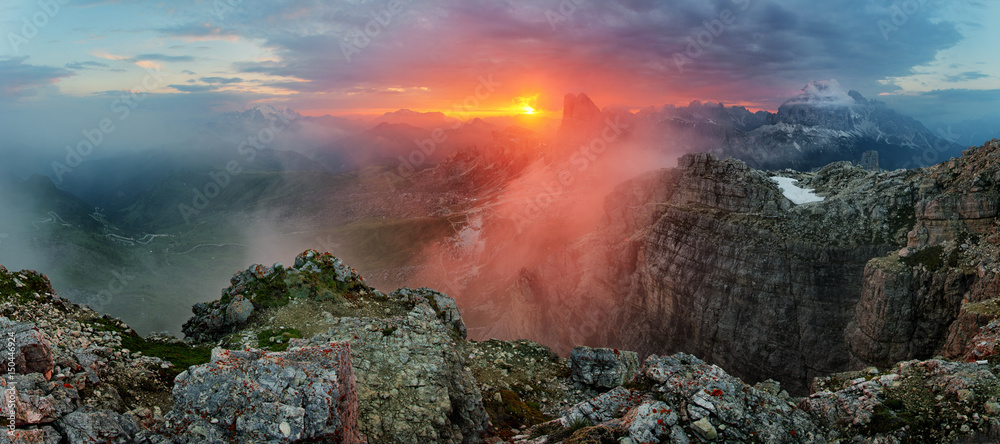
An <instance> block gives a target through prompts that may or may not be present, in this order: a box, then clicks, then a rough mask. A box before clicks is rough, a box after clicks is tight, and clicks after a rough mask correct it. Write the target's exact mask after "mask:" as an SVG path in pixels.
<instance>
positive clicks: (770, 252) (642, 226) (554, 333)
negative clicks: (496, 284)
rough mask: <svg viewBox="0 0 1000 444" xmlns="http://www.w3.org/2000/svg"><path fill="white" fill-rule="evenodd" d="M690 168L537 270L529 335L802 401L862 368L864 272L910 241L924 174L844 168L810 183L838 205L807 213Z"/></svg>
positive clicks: (672, 174) (643, 191)
mask: <svg viewBox="0 0 1000 444" xmlns="http://www.w3.org/2000/svg"><path fill="white" fill-rule="evenodd" d="M678 165H679V166H678V168H677V169H670V170H663V171H660V172H656V173H649V174H647V175H644V176H642V177H639V178H637V179H635V180H634V181H630V182H626V183H624V184H622V185H621V186H620V187H618V189H617V190H616V191H615V193H613V194H612V195H610V196H609V197H608V198H607V200H606V203H605V211H606V216H605V218H604V221H603V222H602V226H601V228H600V229H599V230H598V232H596V233H594V234H593V235H592V236H588V238H587V239H585V240H584V241H581V242H580V243H578V244H576V245H573V246H572V247H570V248H569V249H568V250H567V251H566V252H564V253H556V254H554V255H553V256H552V257H551V260H550V262H549V263H548V264H546V265H545V266H543V267H541V268H539V269H537V270H531V272H530V273H531V274H532V275H533V276H536V277H539V278H538V279H537V281H535V284H534V285H528V286H523V287H520V288H519V292H520V293H519V294H522V293H523V294H525V295H524V296H523V298H522V299H523V300H524V301H525V302H524V305H523V306H518V307H516V308H512V309H510V310H511V311H513V312H517V313H540V315H539V316H542V319H538V320H533V321H534V322H535V325H534V326H520V325H519V326H517V330H518V331H532V330H535V331H539V332H541V335H542V342H545V343H550V344H556V347H555V348H556V349H557V350H560V351H562V352H564V353H565V352H567V351H568V349H569V348H570V347H572V345H575V344H578V343H586V344H588V345H605V346H614V347H618V348H624V349H633V350H636V351H638V352H639V354H640V356H642V355H646V354H650V353H663V352H674V351H686V352H691V353H695V354H698V355H699V356H702V357H704V358H705V359H706V360H708V361H710V362H714V363H717V364H719V365H720V366H723V367H724V368H727V369H730V371H731V372H732V373H733V374H735V375H738V376H740V377H744V378H746V379H748V380H751V381H759V380H764V379H767V378H775V379H778V380H780V381H782V382H783V383H784V384H785V386H786V387H788V389H789V390H790V391H793V392H796V393H805V392H806V390H807V387H808V385H809V382H810V381H811V378H812V377H814V376H819V375H823V374H828V373H831V372H835V371H842V370H846V369H847V368H849V365H850V361H849V354H848V350H847V345H846V342H845V340H844V328H845V327H847V325H848V324H849V323H850V321H851V320H852V319H853V317H854V315H855V310H854V309H855V305H856V304H857V301H858V300H859V298H860V295H861V289H862V286H863V277H864V275H863V271H864V267H865V264H866V263H867V261H868V260H869V259H871V258H873V257H878V256H881V255H883V254H885V253H886V252H888V251H891V250H893V249H898V248H899V247H901V246H902V243H903V239H904V237H905V232H906V230H907V229H909V228H910V227H908V226H904V225H905V224H903V223H897V222H895V216H894V215H896V214H899V213H906V212H907V211H912V204H913V202H914V198H915V197H914V196H915V189H911V188H912V187H910V185H908V184H909V180H910V175H911V174H912V173H910V172H905V171H900V172H892V173H883V174H879V175H875V174H869V173H867V172H865V171H864V170H863V169H861V168H858V167H855V166H852V165H850V164H849V163H841V164H835V165H831V166H829V167H828V168H825V169H824V170H822V171H820V172H817V173H815V174H814V175H802V174H800V175H798V176H797V177H798V178H799V180H800V184H801V185H802V186H804V187H812V188H815V189H817V190H818V191H819V192H820V193H821V194H825V195H826V196H827V197H826V199H825V200H824V201H823V202H820V203H814V204H807V205H794V204H792V203H791V202H790V201H789V200H788V199H786V198H785V197H784V196H783V194H782V192H781V190H780V189H779V188H778V186H777V185H776V184H775V182H774V181H772V180H770V178H769V177H768V176H767V175H766V174H765V173H763V172H761V171H756V170H752V169H750V168H748V167H747V166H746V165H744V164H743V163H742V162H739V161H735V160H719V159H717V158H716V157H714V156H712V155H709V154H696V155H687V156H684V157H682V158H681V159H680V160H679V162H678ZM787 174H792V173H787ZM567 270H568V271H569V272H567ZM573 273H576V274H573ZM543 276H544V277H552V278H551V279H549V278H541V277H543ZM526 319H531V318H525V319H518V320H516V321H519V322H524V321H525V320H526ZM512 321H513V320H512ZM636 329H638V331H642V332H644V333H643V334H639V335H637V334H634V332H635V331H636Z"/></svg>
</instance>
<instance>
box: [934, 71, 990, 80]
mask: <svg viewBox="0 0 1000 444" xmlns="http://www.w3.org/2000/svg"><path fill="white" fill-rule="evenodd" d="M987 77H991V76H990V75H989V74H983V73H981V72H978V71H967V72H963V73H961V74H954V75H949V76H945V78H944V81H945V82H948V83H958V82H962V81H965V80H976V79H985V78H987Z"/></svg>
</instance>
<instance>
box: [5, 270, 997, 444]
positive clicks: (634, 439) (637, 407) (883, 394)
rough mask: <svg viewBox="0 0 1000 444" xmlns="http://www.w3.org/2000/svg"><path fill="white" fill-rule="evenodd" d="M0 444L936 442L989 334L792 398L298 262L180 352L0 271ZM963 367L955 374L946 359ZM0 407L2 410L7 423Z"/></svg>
mask: <svg viewBox="0 0 1000 444" xmlns="http://www.w3.org/2000/svg"><path fill="white" fill-rule="evenodd" d="M0 293H2V307H0V311H2V315H3V318H0V329H2V330H3V334H4V337H5V338H10V337H12V338H13V341H12V342H13V344H14V346H13V348H12V352H11V353H12V356H13V362H14V370H15V372H14V373H11V374H8V375H7V377H6V378H4V379H3V383H2V384H3V387H4V396H5V399H8V397H9V399H12V404H11V405H8V404H7V403H6V402H5V403H3V405H2V408H3V414H4V415H5V416H6V415H11V414H12V416H13V417H14V418H15V425H16V429H14V430H13V431H12V433H11V434H9V435H8V434H4V435H3V437H2V438H0V440H2V442H38V443H60V442H70V443H85V442H87V443H89V442H116V443H125V442H139V443H213V442H219V443H221V442H371V443H376V442H377V443H390V442H393V443H404V442H444V443H459V442H461V443H473V442H520V443H537V444H541V443H557V442H565V443H601V442H608V443H646V442H768V443H771V442H914V441H916V442H941V441H954V440H958V439H962V440H968V441H976V440H980V442H981V441H983V440H991V439H1000V380H998V379H997V374H998V373H1000V361H998V359H997V356H996V355H995V354H994V353H995V350H996V344H997V339H998V337H1000V323H998V322H993V323H991V324H989V325H988V326H986V327H984V328H983V329H982V330H981V332H980V334H979V336H977V337H976V338H974V339H973V341H972V342H973V346H972V348H971V351H970V352H969V354H968V355H967V356H966V358H965V359H963V360H961V361H946V360H940V359H933V360H925V361H907V362H901V363H899V364H896V365H893V366H889V367H886V368H881V369H879V368H874V367H872V368H867V369H865V370H862V371H858V372H853V373H845V374H837V375H832V376H828V377H822V378H817V379H816V380H815V381H814V383H813V387H812V393H811V394H810V395H809V396H806V397H799V398H793V397H790V396H789V395H788V393H787V392H785V391H784V390H782V389H781V387H780V384H778V383H777V382H774V381H771V380H768V381H765V382H761V383H757V384H756V385H749V384H746V383H744V382H743V381H742V380H740V379H738V378H736V377H734V376H731V375H730V374H728V373H726V371H725V370H724V369H723V368H720V367H719V366H717V365H712V364H709V363H706V362H703V361H701V360H700V359H698V358H696V357H694V356H691V355H687V354H683V353H678V354H675V355H672V356H658V355H651V356H649V357H648V358H646V359H645V360H644V361H642V362H640V360H639V359H638V355H637V354H636V353H635V352H630V351H624V350H616V349H606V348H605V349H591V348H586V347H578V348H576V349H574V351H573V353H572V355H571V357H570V359H564V358H560V357H559V356H557V355H555V354H554V353H552V352H551V351H550V350H549V349H548V348H546V347H544V346H541V345H539V344H536V343H532V342H529V341H511V342H508V341H497V340H490V341H485V342H476V341H471V340H467V339H466V329H465V325H464V323H463V321H462V318H461V316H460V314H459V312H458V309H457V306H456V304H455V301H454V300H453V299H451V298H450V297H448V296H446V295H444V294H441V293H438V292H436V291H434V290H429V289H424V288H422V289H406V288H404V289H400V290H397V291H395V292H393V293H390V294H384V293H382V292H380V291H378V290H376V289H374V288H372V287H369V286H368V285H367V284H365V281H364V280H363V279H362V277H361V276H360V275H358V274H357V272H356V271H354V270H353V269H351V268H349V267H347V266H345V265H344V264H343V263H342V262H341V261H340V260H339V259H337V258H335V257H333V256H331V255H329V254H326V253H322V254H321V253H318V252H316V251H307V252H305V253H303V254H302V255H300V256H299V257H297V258H296V260H295V263H294V265H293V266H291V267H284V266H282V265H280V264H275V265H274V266H272V267H264V266H260V265H255V266H252V267H250V268H249V269H247V270H245V271H242V272H240V273H237V274H236V275H235V276H234V277H233V279H232V285H231V286H230V287H229V288H227V289H225V290H224V291H223V295H222V298H221V299H220V300H218V301H214V302H212V303H209V304H200V305H198V306H196V307H195V308H194V312H195V316H194V317H193V318H191V320H190V321H189V322H188V323H187V324H186V325H185V334H186V335H187V336H188V338H194V339H193V340H189V341H188V342H181V341H179V340H176V339H173V338H169V337H162V336H155V335H154V336H153V337H150V338H141V337H139V336H138V335H137V334H136V333H135V332H134V331H133V330H132V329H131V328H129V327H128V326H127V325H125V324H124V323H122V322H121V321H119V320H116V319H112V318H109V317H106V316H101V315H99V314H98V313H96V312H94V311H93V310H91V309H89V308H87V307H84V306H79V305H75V304H72V303H70V302H68V301H66V300H64V299H62V298H60V297H59V296H58V295H57V294H56V293H55V292H54V291H53V290H52V288H51V287H50V285H49V282H48V280H47V279H46V278H45V276H43V275H40V274H38V273H35V272H31V271H22V272H10V271H7V270H6V269H3V268H2V267H0ZM966 361H967V362H966ZM11 406H13V412H11Z"/></svg>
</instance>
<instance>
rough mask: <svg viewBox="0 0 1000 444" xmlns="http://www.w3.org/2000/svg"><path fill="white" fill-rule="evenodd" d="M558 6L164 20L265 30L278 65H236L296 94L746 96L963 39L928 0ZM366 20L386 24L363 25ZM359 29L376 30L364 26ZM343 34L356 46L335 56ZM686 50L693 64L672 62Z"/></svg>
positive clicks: (870, 88)
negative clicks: (489, 81)
mask: <svg viewBox="0 0 1000 444" xmlns="http://www.w3.org/2000/svg"><path fill="white" fill-rule="evenodd" d="M566 3H572V2H563V1H559V0H543V1H531V2H529V1H508V2H502V3H501V2H494V1H486V0H448V1H435V2H430V1H412V2H403V3H402V4H403V7H402V8H401V10H400V11H398V12H396V13H395V14H391V15H390V16H387V15H386V10H387V9H386V5H387V3H383V2H368V3H363V4H355V5H351V4H346V3H335V4H329V3H321V2H306V3H300V2H287V1H285V2H268V3H266V4H259V3H254V4H250V3H249V2H245V3H243V4H242V5H241V7H240V8H239V9H238V11H236V12H234V13H233V14H232V15H230V16H227V18H226V20H222V21H219V20H215V21H212V22H210V23H206V22H205V21H203V20H202V21H198V22H192V23H191V24H188V25H182V26H178V27H174V28H169V29H165V30H162V31H163V32H164V33H165V34H169V35H173V36H183V37H188V38H222V37H226V36H240V37H244V38H249V39H260V40H263V41H264V42H265V46H266V47H268V48H270V49H272V50H273V51H274V52H275V53H276V54H277V55H279V56H280V62H274V61H266V62H250V61H248V62H242V63H237V64H236V65H235V66H234V69H236V70H237V71H238V72H244V73H263V74H269V75H273V76H281V77H289V78H294V79H301V80H306V82H300V81H290V82H288V83H284V82H278V83H275V85H276V86H283V87H288V88H292V89H295V90H298V91H303V92H314V91H339V90H342V89H344V88H349V87H353V86H357V85H358V84H363V85H372V86H385V85H394V86H402V87H406V86H431V87H434V86H440V87H447V86H448V85H449V84H452V83H453V82H454V81H455V79H456V78H460V79H470V78H471V79H474V78H475V77H476V76H478V75H481V74H483V73H484V72H493V73H495V74H496V75H497V76H501V77H504V78H513V77H516V76H520V75H522V74H523V73H524V72H525V70H530V71H531V72H533V73H537V75H538V76H539V77H543V78H546V79H548V80H549V82H550V83H553V84H562V85H563V86H567V87H587V86H588V85H591V84H593V85H599V84H603V83H607V82H608V81H609V80H610V79H617V80H618V81H620V84H619V85H617V86H618V87H620V88H622V89H632V90H633V93H634V95H639V96H647V97H648V95H649V94H650V93H659V94H667V93H672V92H676V91H677V90H681V89H683V90H689V91H705V92H708V91H714V92H716V94H715V95H716V96H718V97H735V96H740V97H743V98H745V99H766V98H769V97H770V96H772V95H780V96H783V95H784V94H786V93H787V92H789V91H790V90H793V89H797V88H798V87H800V86H801V85H803V84H805V83H806V82H808V81H810V80H814V79H821V78H838V79H840V81H841V83H842V84H843V85H845V86H846V87H849V88H856V89H861V90H862V91H866V92H875V91H882V90H885V89H886V88H885V87H884V86H880V85H878V83H877V81H878V80H881V79H884V78H886V77H891V76H901V75H906V74H908V73H909V72H910V70H911V69H912V68H913V67H914V66H919V65H921V64H926V63H928V62H930V61H932V60H933V59H934V56H935V54H936V53H937V52H938V51H939V50H941V49H944V48H948V47H950V46H953V45H955V44H956V43H957V42H958V41H959V40H960V39H961V35H960V34H959V33H958V32H957V31H956V29H955V25H954V24H952V23H949V22H946V21H941V20H939V16H937V15H936V14H935V11H936V10H937V8H939V7H940V3H939V2H934V1H928V2H926V3H924V4H923V5H922V6H921V7H920V8H918V9H917V10H916V11H911V12H912V13H910V14H906V15H905V17H904V18H905V21H902V22H901V20H902V19H900V18H899V17H898V16H894V13H896V11H895V9H894V3H893V2H890V1H887V0H874V1H873V0H846V1H840V2H814V1H807V0H780V1H779V0H772V1H763V0H712V1H704V0H677V1H640V0H616V1H608V2H583V3H581V4H580V5H577V6H576V7H575V9H573V10H567V9H566V8H565V6H564V5H565V4H566ZM561 5H563V6H562V9H560V8H561ZM375 17H383V18H385V17H388V20H387V23H385V24H373V18H375ZM894 19H895V21H894ZM723 21H725V22H726V23H725V24H722V26H719V24H720V23H722V22H723ZM886 25H888V27H886ZM366 26H368V28H367V29H368V30H369V31H372V30H375V31H377V32H374V33H373V32H369V33H368V34H369V35H365V36H363V37H362V35H361V34H363V33H364V32H365V29H366ZM345 44H346V45H347V47H348V48H354V49H355V50H356V52H354V53H350V54H348V55H347V56H345V55H344V47H345V46H344V45H345ZM887 55H891V56H887ZM683 57H687V59H686V60H687V61H689V62H690V63H679V61H683V60H685V59H683ZM348 59H350V60H348ZM679 65H680V68H679ZM790 84H793V85H796V86H795V87H794V88H791V87H789V85H790Z"/></svg>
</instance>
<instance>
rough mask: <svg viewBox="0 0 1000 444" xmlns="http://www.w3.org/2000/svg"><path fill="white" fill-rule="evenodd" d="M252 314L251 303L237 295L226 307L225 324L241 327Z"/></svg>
mask: <svg viewBox="0 0 1000 444" xmlns="http://www.w3.org/2000/svg"><path fill="white" fill-rule="evenodd" d="M251 314H253V302H250V301H249V300H247V298H245V297H243V296H240V295H237V296H236V297H234V298H233V300H232V301H231V302H230V303H229V306H227V307H226V322H227V323H229V324H236V325H241V324H244V323H246V321H247V319H250V315H251Z"/></svg>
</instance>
